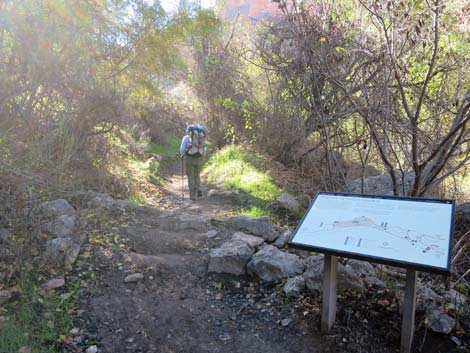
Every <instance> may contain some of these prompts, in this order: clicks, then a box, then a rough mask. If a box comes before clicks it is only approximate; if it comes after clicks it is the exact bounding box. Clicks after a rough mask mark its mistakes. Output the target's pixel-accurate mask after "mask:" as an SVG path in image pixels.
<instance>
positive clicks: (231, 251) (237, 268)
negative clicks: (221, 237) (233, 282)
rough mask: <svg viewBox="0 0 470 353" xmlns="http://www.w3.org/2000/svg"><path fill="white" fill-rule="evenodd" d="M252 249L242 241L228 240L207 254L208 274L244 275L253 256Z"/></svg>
mask: <svg viewBox="0 0 470 353" xmlns="http://www.w3.org/2000/svg"><path fill="white" fill-rule="evenodd" d="M254 252H255V251H254V249H253V248H252V247H251V246H249V245H248V244H247V243H246V242H244V241H242V240H230V241H228V242H225V243H223V244H222V245H221V246H219V247H218V248H215V249H213V250H212V251H211V252H210V254H209V268H208V271H209V272H215V273H229V274H233V275H244V274H246V264H247V262H248V261H249V260H250V258H251V256H252V255H253V254H254Z"/></svg>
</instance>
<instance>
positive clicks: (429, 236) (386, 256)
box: [289, 192, 455, 273]
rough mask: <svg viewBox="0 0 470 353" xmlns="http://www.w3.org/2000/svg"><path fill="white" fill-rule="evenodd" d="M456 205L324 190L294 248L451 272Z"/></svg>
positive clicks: (298, 231) (294, 240)
mask: <svg viewBox="0 0 470 353" xmlns="http://www.w3.org/2000/svg"><path fill="white" fill-rule="evenodd" d="M454 207H455V204H454V201H451V200H435V199H418V198H407V197H393V196H376V195H360V194H348V193H328V192H320V193H318V194H317V195H316V197H315V199H314V200H313V202H312V203H311V205H310V207H309V209H308V210H307V212H306V214H305V215H304V218H303V219H302V221H301V222H300V224H299V226H298V227H297V229H296V231H295V232H294V234H293V236H292V238H291V240H290V241H289V246H291V247H296V248H302V249H308V250H314V251H317V252H323V253H327V254H332V255H337V256H344V257H352V258H357V259H362V260H366V261H372V262H379V263H386V264H391V265H395V266H401V267H407V268H414V269H418V270H427V271H431V272H443V273H447V272H449V270H450V259H451V249H452V233H453V224H454Z"/></svg>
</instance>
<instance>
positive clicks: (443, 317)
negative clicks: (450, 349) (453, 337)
mask: <svg viewBox="0 0 470 353" xmlns="http://www.w3.org/2000/svg"><path fill="white" fill-rule="evenodd" d="M424 322H425V324H426V326H427V327H429V328H430V329H431V330H432V331H434V332H438V333H444V334H446V335H447V334H449V333H451V332H452V330H453V329H454V327H455V324H456V322H455V320H454V319H453V318H451V317H450V316H449V315H447V314H446V313H444V312H443V311H442V310H441V309H432V310H430V311H428V313H427V314H426V318H425V320H424Z"/></svg>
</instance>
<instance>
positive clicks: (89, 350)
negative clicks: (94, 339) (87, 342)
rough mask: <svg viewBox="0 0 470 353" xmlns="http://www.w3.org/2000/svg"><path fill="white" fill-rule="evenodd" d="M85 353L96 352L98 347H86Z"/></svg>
mask: <svg viewBox="0 0 470 353" xmlns="http://www.w3.org/2000/svg"><path fill="white" fill-rule="evenodd" d="M85 352H86V353H97V352H98V347H97V346H90V347H88V348H87V349H86V351H85Z"/></svg>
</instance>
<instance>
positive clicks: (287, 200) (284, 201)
mask: <svg viewBox="0 0 470 353" xmlns="http://www.w3.org/2000/svg"><path fill="white" fill-rule="evenodd" d="M276 201H277V202H278V203H279V206H281V207H282V208H283V209H285V210H287V211H289V212H293V213H295V212H299V211H300V203H299V201H297V200H296V199H295V197H294V196H292V195H290V194H288V193H283V194H281V195H279V196H278V197H277V198H276Z"/></svg>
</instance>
